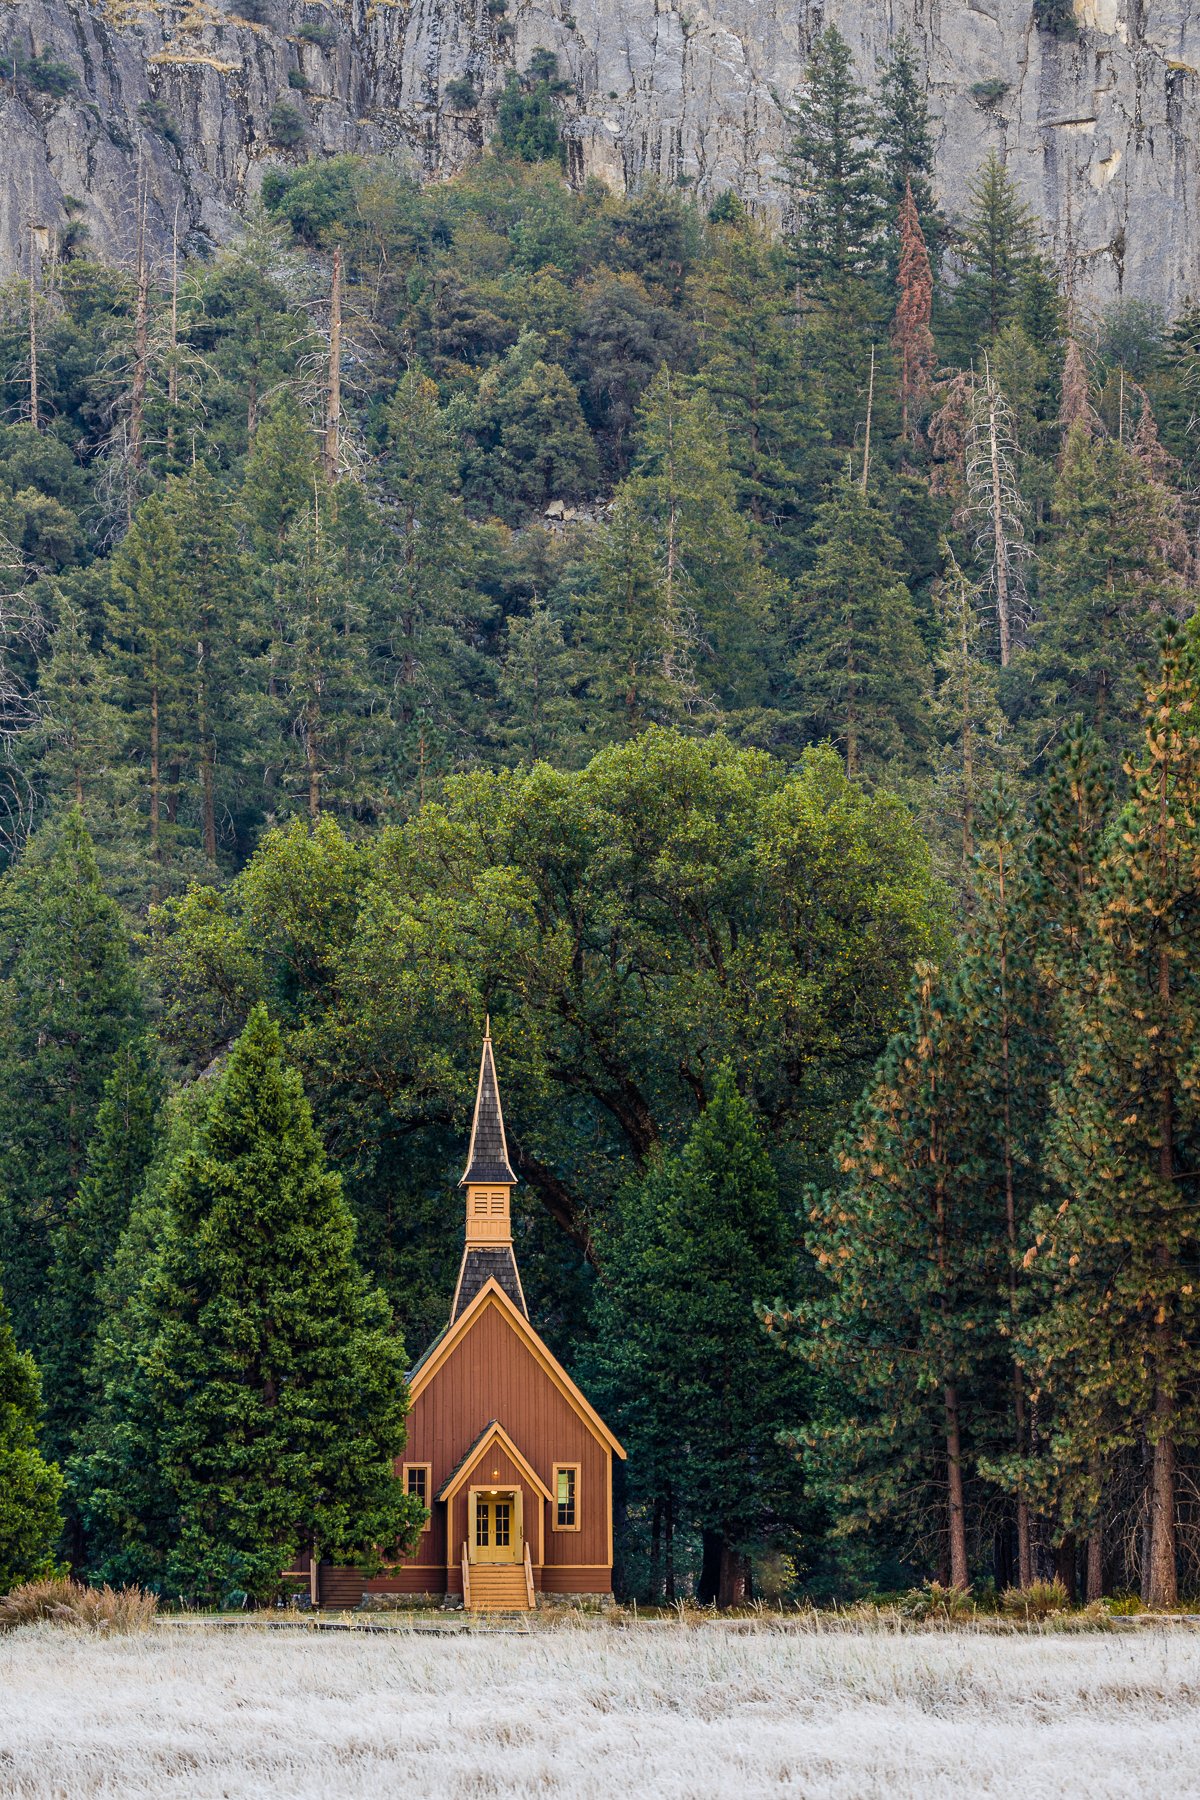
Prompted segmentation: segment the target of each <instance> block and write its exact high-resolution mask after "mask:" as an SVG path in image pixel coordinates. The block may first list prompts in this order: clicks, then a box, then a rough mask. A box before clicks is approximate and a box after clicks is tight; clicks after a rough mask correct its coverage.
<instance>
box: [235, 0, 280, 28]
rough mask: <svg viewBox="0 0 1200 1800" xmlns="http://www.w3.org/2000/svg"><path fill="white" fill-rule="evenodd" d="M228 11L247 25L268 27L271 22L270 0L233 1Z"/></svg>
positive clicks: (271, 9)
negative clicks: (243, 20)
mask: <svg viewBox="0 0 1200 1800" xmlns="http://www.w3.org/2000/svg"><path fill="white" fill-rule="evenodd" d="M229 10H230V11H231V12H232V14H233V16H234V17H235V18H237V19H245V21H246V23H247V24H248V25H269V24H270V23H271V21H272V14H273V8H272V5H271V0H233V4H232V6H231V7H230V9H229Z"/></svg>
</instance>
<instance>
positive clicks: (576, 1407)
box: [409, 1279, 625, 1462]
mask: <svg viewBox="0 0 1200 1800" xmlns="http://www.w3.org/2000/svg"><path fill="white" fill-rule="evenodd" d="M490 1306H494V1307H496V1309H497V1310H498V1311H499V1313H500V1314H501V1316H502V1317H503V1318H504V1320H505V1322H506V1323H507V1324H508V1325H510V1326H511V1327H512V1329H513V1330H514V1331H515V1332H516V1334H517V1336H518V1337H519V1338H520V1339H521V1341H522V1343H523V1344H524V1345H525V1347H526V1349H527V1350H528V1351H529V1353H530V1355H531V1356H532V1357H533V1359H534V1361H535V1362H536V1363H537V1364H538V1366H539V1367H540V1368H541V1370H542V1371H543V1373H544V1374H545V1375H547V1376H548V1377H549V1378H550V1380H551V1382H553V1384H554V1386H555V1387H556V1388H557V1389H558V1391H559V1393H560V1394H561V1395H562V1397H563V1399H564V1400H565V1401H566V1402H567V1405H568V1406H569V1407H571V1409H572V1411H574V1412H575V1413H577V1414H578V1415H579V1417H580V1418H581V1419H582V1420H583V1423H584V1424H585V1425H586V1426H587V1428H588V1430H589V1431H590V1432H591V1434H592V1436H593V1437H595V1438H598V1439H599V1441H600V1442H601V1443H602V1444H604V1445H605V1446H606V1447H607V1448H608V1449H610V1450H612V1451H613V1452H614V1453H615V1455H617V1456H619V1457H620V1458H621V1461H622V1462H624V1460H625V1452H624V1450H623V1449H622V1447H621V1445H620V1443H619V1442H618V1440H617V1439H616V1438H615V1437H614V1436H613V1434H612V1432H611V1431H610V1430H609V1429H608V1426H607V1425H606V1424H605V1423H604V1420H603V1419H602V1418H601V1417H600V1414H599V1413H598V1412H597V1411H596V1409H595V1407H594V1406H593V1405H592V1404H591V1402H590V1401H588V1400H586V1399H585V1398H584V1396H583V1395H582V1394H581V1393H580V1391H579V1389H578V1388H577V1387H576V1386H575V1383H574V1382H573V1381H572V1380H571V1377H570V1376H569V1375H568V1374H567V1371H566V1370H565V1369H564V1368H563V1366H562V1364H561V1363H560V1362H559V1360H558V1358H557V1357H556V1356H555V1355H554V1354H553V1352H552V1351H551V1350H549V1349H548V1348H547V1346H546V1345H545V1344H544V1343H543V1342H542V1340H541V1338H540V1337H539V1336H538V1334H537V1332H536V1331H535V1330H534V1329H533V1326H532V1325H531V1324H530V1323H529V1320H528V1319H527V1318H526V1317H525V1315H524V1313H523V1312H521V1311H520V1309H519V1308H518V1307H517V1306H516V1305H514V1303H513V1301H511V1300H510V1299H509V1297H508V1295H507V1294H506V1293H505V1291H504V1289H503V1288H502V1287H501V1286H500V1283H499V1282H498V1281H496V1280H494V1279H493V1280H488V1281H486V1282H485V1283H484V1284H483V1286H482V1287H481V1288H480V1290H479V1292H478V1293H477V1294H476V1296H475V1298H474V1299H473V1300H472V1302H471V1304H470V1305H469V1306H468V1307H467V1308H466V1309H465V1310H464V1311H463V1312H460V1313H459V1315H458V1317H457V1319H455V1321H454V1323H453V1324H452V1325H450V1326H449V1327H448V1328H447V1329H446V1330H445V1331H444V1332H443V1333H442V1335H441V1337H440V1338H438V1339H437V1341H436V1342H435V1343H434V1344H431V1345H430V1347H429V1349H428V1350H427V1351H426V1353H425V1355H424V1356H423V1357H422V1358H421V1360H420V1362H419V1363H418V1364H417V1366H416V1368H415V1369H414V1370H413V1372H412V1376H411V1377H410V1386H409V1405H410V1407H411V1406H413V1405H415V1404H416V1401H417V1398H418V1396H419V1395H420V1394H422V1393H424V1391H425V1389H426V1388H427V1387H428V1386H429V1383H430V1382H431V1381H432V1380H433V1378H434V1376H435V1375H436V1374H437V1372H438V1370H439V1369H440V1368H442V1367H443V1365H444V1364H445V1363H446V1362H448V1361H449V1359H450V1357H451V1355H452V1354H453V1352H454V1349H455V1346H456V1345H457V1344H458V1343H459V1342H460V1340H461V1339H462V1338H464V1337H465V1336H466V1335H467V1333H468V1332H469V1331H470V1330H471V1328H472V1326H474V1325H475V1323H476V1322H477V1320H479V1319H480V1318H482V1316H483V1314H484V1313H485V1312H486V1310H487V1309H488V1307H490Z"/></svg>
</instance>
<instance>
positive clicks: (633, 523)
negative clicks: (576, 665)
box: [573, 488, 698, 737]
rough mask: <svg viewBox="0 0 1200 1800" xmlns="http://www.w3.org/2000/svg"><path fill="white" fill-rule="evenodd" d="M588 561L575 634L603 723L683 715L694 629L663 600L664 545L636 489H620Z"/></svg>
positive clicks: (632, 727)
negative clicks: (587, 573) (648, 517)
mask: <svg viewBox="0 0 1200 1800" xmlns="http://www.w3.org/2000/svg"><path fill="white" fill-rule="evenodd" d="M589 560H590V567H589V571H588V572H589V574H590V577H591V584H590V586H589V588H588V589H587V590H586V591H584V592H583V593H581V594H580V595H578V596H577V598H576V607H577V618H578V625H577V628H576V631H575V632H574V633H573V635H574V636H575V637H576V641H577V642H579V644H580V646H581V649H582V651H583V659H582V660H583V668H584V671H585V673H586V678H587V691H588V694H589V696H590V697H591V698H592V699H593V700H594V701H595V702H596V703H597V704H598V705H599V707H600V708H601V709H602V710H603V714H604V717H605V720H606V722H607V729H608V730H609V731H610V732H612V733H614V734H616V735H618V736H623V737H632V736H635V735H636V734H637V733H638V732H639V731H642V730H644V729H645V727H646V726H647V725H650V724H655V723H659V724H665V723H670V722H677V721H679V720H681V719H682V718H684V717H686V715H687V713H688V711H689V710H690V708H691V707H692V706H694V705H695V703H696V700H697V698H698V695H697V688H696V680H695V674H694V669H693V659H694V655H695V636H696V633H695V629H694V626H693V623H692V621H691V620H689V619H688V618H687V617H686V616H685V615H684V613H683V612H682V610H681V609H680V608H679V607H678V606H676V607H675V608H674V609H672V607H671V606H670V605H669V604H668V602H669V598H670V590H669V589H668V587H667V584H666V582H665V580H664V556H663V547H662V545H661V544H660V543H659V541H658V538H657V533H656V532H655V531H654V530H653V528H652V527H651V525H650V524H649V523H648V521H647V519H646V517H645V515H644V513H643V511H642V509H641V508H640V507H639V505H638V504H637V501H636V498H635V496H634V493H633V491H631V490H629V489H627V488H623V489H622V491H621V492H620V493H619V494H618V496H617V499H616V501H615V503H614V506H613V511H612V518H611V520H610V522H609V523H608V524H607V526H606V527H605V529H604V532H603V534H602V535H601V536H600V538H599V540H598V542H597V543H596V545H595V548H594V550H593V552H592V555H591V558H590V559H589Z"/></svg>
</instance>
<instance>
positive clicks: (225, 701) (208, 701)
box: [165, 464, 247, 865]
mask: <svg viewBox="0 0 1200 1800" xmlns="http://www.w3.org/2000/svg"><path fill="white" fill-rule="evenodd" d="M165 503H166V508H167V512H168V515H169V517H170V519H171V523H172V525H173V527H174V533H175V542H176V545H177V548H178V554H179V561H180V570H181V576H180V584H179V585H180V608H181V618H180V626H181V630H182V632H183V633H184V650H183V663H184V674H183V682H184V688H185V700H184V704H185V706H186V709H187V714H186V717H187V723H186V732H187V738H188V763H189V764H190V766H191V769H192V770H193V771H194V773H195V778H196V780H197V784H198V787H199V808H198V811H199V820H200V842H201V847H202V849H203V851H204V855H205V857H206V858H207V860H208V863H209V864H210V865H212V864H214V863H215V862H216V858H217V804H218V780H219V773H220V772H223V771H225V770H231V769H233V768H234V767H236V764H237V761H238V755H237V749H238V746H237V741H236V735H235V724H234V718H235V709H234V707H233V706H232V705H231V697H232V695H233V692H234V690H235V686H236V678H237V673H238V668H237V651H238V640H239V635H240V631H239V627H240V624H241V619H240V606H239V603H240V601H241V597H242V595H243V593H244V592H245V587H246V573H247V571H246V568H245V564H244V561H243V558H242V554H241V549H240V546H239V544H238V538H237V532H236V530H235V528H234V522H233V519H232V517H231V509H230V506H229V501H228V496H227V495H226V494H225V492H224V491H223V490H222V488H221V486H220V484H219V483H218V482H217V481H216V479H215V478H214V477H213V476H212V475H211V474H210V473H209V471H208V470H207V469H206V468H205V467H204V466H203V465H202V464H201V465H199V466H198V467H196V468H195V469H193V470H191V471H190V473H189V474H188V475H187V476H185V477H183V478H181V479H177V480H175V481H172V482H170V483H169V484H168V487H167V493H166V502H165Z"/></svg>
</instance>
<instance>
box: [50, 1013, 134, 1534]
mask: <svg viewBox="0 0 1200 1800" xmlns="http://www.w3.org/2000/svg"><path fill="white" fill-rule="evenodd" d="M161 1085H162V1084H161V1077H160V1075H159V1072H158V1069H157V1067H156V1065H155V1062H154V1059H153V1056H152V1054H151V1052H150V1050H149V1048H148V1046H147V1045H146V1044H145V1043H143V1042H141V1041H139V1040H138V1039H136V1038H134V1039H131V1040H130V1041H129V1042H128V1043H126V1044H125V1045H123V1046H122V1048H121V1049H120V1050H119V1051H118V1052H117V1055H116V1056H115V1058H114V1059H113V1064H112V1069H111V1072H110V1074H109V1077H108V1080H107V1082H106V1083H105V1087H104V1096H103V1099H102V1100H101V1102H100V1105H99V1107H98V1109H97V1112H96V1124H95V1129H94V1131H93V1133H92V1137H91V1141H90V1143H89V1145H88V1152H87V1166H86V1169H85V1171H84V1175H83V1179H82V1180H81V1181H80V1183H79V1186H78V1188H77V1189H76V1191H75V1193H74V1194H73V1195H72V1196H71V1198H70V1200H69V1202H68V1205H67V1208H66V1214H65V1216H64V1218H63V1221H62V1223H61V1224H60V1225H59V1227H58V1228H57V1230H56V1231H55V1234H54V1241H53V1261H52V1264H51V1271H50V1281H49V1290H48V1293H47V1297H46V1304H45V1328H44V1330H43V1341H44V1345H45V1348H44V1350H43V1359H44V1360H43V1364H42V1373H43V1375H44V1377H45V1379H46V1383H47V1389H48V1396H49V1405H48V1408H47V1419H46V1444H47V1448H48V1449H49V1451H50V1454H51V1455H52V1456H53V1457H54V1459H55V1461H56V1462H58V1463H60V1464H61V1465H62V1466H63V1467H64V1468H65V1467H66V1464H67V1460H68V1458H69V1457H70V1456H72V1455H73V1454H74V1453H75V1451H76V1449H77V1448H78V1445H79V1439H80V1434H81V1432H82V1430H83V1427H84V1425H85V1423H86V1420H87V1418H88V1415H89V1412H90V1409H91V1406H92V1404H93V1401H94V1391H93V1388H92V1385H91V1381H90V1367H91V1363H92V1359H93V1355H94V1352H95V1337H96V1332H97V1330H98V1328H99V1324H100V1318H101V1310H102V1309H101V1286H102V1281H103V1278H104V1275H105V1272H106V1271H107V1270H108V1268H109V1266H110V1264H111V1263H112V1261H113V1259H114V1258H115V1256H116V1253H117V1247H118V1245H119V1243H120V1241H121V1236H122V1233H123V1232H124V1230H125V1227H126V1225H127V1224H128V1222H129V1214H130V1209H131V1207H132V1205H133V1201H134V1198H135V1196H136V1195H137V1193H138V1192H139V1190H140V1189H141V1186H142V1183H143V1181H144V1180H145V1176H146V1171H147V1169H148V1167H149V1164H150V1160H151V1156H152V1154H153V1151H154V1144H155V1134H156V1123H157V1109H158V1105H159V1102H160V1099H161ZM75 1549H76V1550H78V1549H79V1545H78V1544H76V1545H75Z"/></svg>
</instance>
